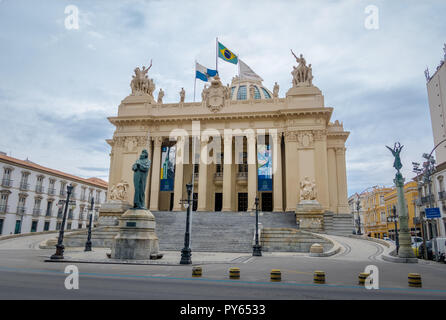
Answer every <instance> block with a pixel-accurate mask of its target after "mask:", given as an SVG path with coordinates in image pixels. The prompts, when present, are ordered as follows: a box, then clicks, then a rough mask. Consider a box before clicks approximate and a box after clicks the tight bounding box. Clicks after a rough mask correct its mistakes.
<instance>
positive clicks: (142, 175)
mask: <svg viewBox="0 0 446 320" xmlns="http://www.w3.org/2000/svg"><path fill="white" fill-rule="evenodd" d="M149 169H150V160H149V154H148V153H147V150H145V149H144V150H143V151H142V152H141V155H140V156H139V159H138V160H136V162H135V163H134V164H133V166H132V170H133V172H134V173H133V184H134V186H135V196H134V198H133V203H134V204H133V208H135V209H145V207H144V202H145V191H146V183H147V174H148V173H149Z"/></svg>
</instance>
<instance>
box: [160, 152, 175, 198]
mask: <svg viewBox="0 0 446 320" xmlns="http://www.w3.org/2000/svg"><path fill="white" fill-rule="evenodd" d="M175 151H176V146H171V147H167V146H165V147H163V148H162V150H161V177H160V179H161V181H160V191H173V187H174V181H175Z"/></svg>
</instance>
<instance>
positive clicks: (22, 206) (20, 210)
mask: <svg viewBox="0 0 446 320" xmlns="http://www.w3.org/2000/svg"><path fill="white" fill-rule="evenodd" d="M25 203H26V196H24V195H20V196H19V203H18V205H17V213H18V214H25V213H26V207H25Z"/></svg>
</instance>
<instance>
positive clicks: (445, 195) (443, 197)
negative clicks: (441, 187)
mask: <svg viewBox="0 0 446 320" xmlns="http://www.w3.org/2000/svg"><path fill="white" fill-rule="evenodd" d="M438 198H439V199H440V200H446V191H440V192H439V193H438Z"/></svg>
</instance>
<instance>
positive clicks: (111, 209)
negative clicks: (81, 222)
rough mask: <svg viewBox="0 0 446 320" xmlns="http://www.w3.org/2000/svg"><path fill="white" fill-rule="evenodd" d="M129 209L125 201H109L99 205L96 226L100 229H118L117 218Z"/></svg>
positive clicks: (129, 206)
mask: <svg viewBox="0 0 446 320" xmlns="http://www.w3.org/2000/svg"><path fill="white" fill-rule="evenodd" d="M130 208H131V205H130V204H129V203H128V202H127V201H120V200H110V201H108V202H106V203H104V204H102V205H101V208H100V209H99V218H98V224H99V226H100V227H116V230H117V229H118V225H119V220H118V219H119V217H121V216H122V215H123V214H124V212H126V211H127V210H128V209H130Z"/></svg>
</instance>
